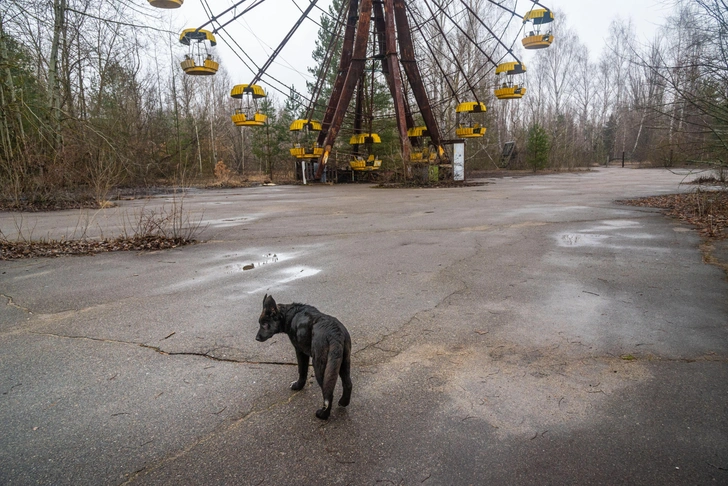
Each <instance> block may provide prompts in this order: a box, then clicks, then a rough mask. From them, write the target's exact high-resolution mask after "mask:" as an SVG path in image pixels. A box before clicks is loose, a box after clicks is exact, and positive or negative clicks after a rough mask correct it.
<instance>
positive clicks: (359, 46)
mask: <svg viewBox="0 0 728 486" xmlns="http://www.w3.org/2000/svg"><path fill="white" fill-rule="evenodd" d="M382 6H383V10H384V11H383V12H382ZM357 11H358V14H359V15H358V18H356V17H354V15H353V13H354V12H357ZM372 11H373V12H374V21H375V31H376V33H377V42H378V43H379V52H378V55H376V57H377V58H381V57H382V54H383V55H384V58H382V59H381V61H382V71H383V73H384V75H385V78H386V80H387V84H388V85H389V89H390V92H391V94H392V99H393V101H394V110H395V115H396V118H397V129H398V132H399V137H400V145H401V151H402V159H403V161H404V164H405V165H406V164H407V163H408V162H409V159H410V153H411V150H412V146H411V144H410V140H409V137H407V129H408V128H412V126H413V125H414V120H413V118H412V114H411V113H410V110H409V109H408V106H407V100H406V99H405V94H404V89H403V82H402V81H403V77H402V74H401V71H400V63H401V68H402V70H404V73H405V75H406V77H407V81H408V82H409V85H410V87H411V88H412V94H413V95H414V98H415V100H416V102H417V106H418V108H419V110H420V114H421V115H422V118H423V120H424V122H425V126H427V131H428V133H429V136H430V138H431V139H432V142H433V143H434V144H435V146H436V147H437V153H438V156H439V157H440V158H441V160H444V159H446V158H447V155H446V153H445V150H444V149H443V147H442V145H443V141H442V136H441V133H440V127H439V125H438V123H437V119H436V118H435V115H434V113H433V110H432V107H431V106H430V101H429V97H428V96H427V91H426V89H425V86H424V83H423V81H422V76H421V74H420V70H419V67H418V66H417V61H416V59H415V51H414V46H413V43H412V34H411V32H410V26H409V20H408V19H407V11H406V6H405V0H361V3H359V0H349V15H348V22H347V26H346V32H345V35H344V43H343V46H342V53H341V61H340V63H339V74H338V76H337V78H336V81H335V83H334V88H333V90H332V93H331V98H330V99H329V103H328V106H327V108H326V113H325V114H324V119H323V122H322V130H321V132H320V133H319V137H318V143H319V145H320V146H322V147H323V148H324V152H323V155H321V157H320V159H319V166H318V170H317V171H316V175H315V177H316V178H317V179H320V178H321V175H322V173H323V171H324V167H325V165H326V162H327V161H328V158H329V155H330V153H331V150H332V147H333V145H334V141H335V140H336V137H337V135H338V133H339V131H340V130H341V124H342V122H343V120H344V116H345V114H346V110H347V109H348V106H349V103H350V102H351V98H352V97H353V95H354V91H355V90H356V87H357V84H358V83H360V78H361V75H362V73H363V71H364V66H365V63H366V60H367V59H366V53H367V52H366V50H367V44H368V41H369V29H370V23H371V20H372ZM355 20H356V26H354V21H355ZM382 44H383V46H382ZM398 45H399V50H398V49H397V47H398ZM382 47H383V48H384V49H383V51H384V52H382ZM357 98H359V96H358V95H357ZM360 104H361V102H360V101H359V100H357V114H356V118H355V120H357V119H360V118H361V114H360V113H359V110H360V107H359V105H360ZM355 123H356V121H355ZM359 123H360V122H359ZM359 130H361V127H359ZM405 170H406V169H405ZM405 173H406V172H405Z"/></svg>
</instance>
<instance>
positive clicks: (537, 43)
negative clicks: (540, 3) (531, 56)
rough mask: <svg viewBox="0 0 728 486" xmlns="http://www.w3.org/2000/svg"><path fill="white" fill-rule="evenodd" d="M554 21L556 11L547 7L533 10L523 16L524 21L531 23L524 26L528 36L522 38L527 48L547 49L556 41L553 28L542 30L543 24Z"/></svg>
mask: <svg viewBox="0 0 728 486" xmlns="http://www.w3.org/2000/svg"><path fill="white" fill-rule="evenodd" d="M553 21H554V13H553V12H552V11H551V10H549V9H547V8H538V9H534V10H531V11H530V12H528V13H527V14H526V15H524V16H523V23H524V24H529V25H528V26H527V27H525V28H524V32H525V34H526V36H525V37H524V38H523V39H522V40H521V42H522V43H523V47H525V48H526V49H545V48H547V47H548V46H550V45H551V43H552V42H553V41H554V36H553V34H552V33H551V29H549V30H548V31H546V32H541V30H542V26H544V25H546V24H550V23H551V22H553Z"/></svg>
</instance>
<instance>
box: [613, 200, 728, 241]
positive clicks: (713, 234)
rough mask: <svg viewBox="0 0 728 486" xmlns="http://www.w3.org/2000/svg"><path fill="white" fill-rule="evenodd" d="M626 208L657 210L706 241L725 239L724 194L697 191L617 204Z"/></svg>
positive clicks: (727, 221)
mask: <svg viewBox="0 0 728 486" xmlns="http://www.w3.org/2000/svg"><path fill="white" fill-rule="evenodd" d="M619 202H620V203H622V204H628V205H630V206H644V207H651V208H660V209H664V210H665V214H667V215H669V216H672V217H675V218H678V219H680V220H681V221H685V222H686V223H689V224H691V225H693V226H695V227H696V228H697V230H698V232H699V233H700V234H701V235H702V236H704V237H706V238H716V239H722V238H726V237H728V191H726V190H717V191H706V190H703V189H697V190H695V191H692V192H688V193H685V194H668V195H665V196H651V197H645V198H640V199H629V200H626V201H619Z"/></svg>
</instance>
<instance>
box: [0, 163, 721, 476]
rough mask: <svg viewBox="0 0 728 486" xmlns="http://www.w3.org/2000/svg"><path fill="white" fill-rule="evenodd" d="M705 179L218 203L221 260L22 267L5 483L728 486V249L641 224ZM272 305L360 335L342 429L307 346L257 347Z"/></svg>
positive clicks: (574, 181)
mask: <svg viewBox="0 0 728 486" xmlns="http://www.w3.org/2000/svg"><path fill="white" fill-rule="evenodd" d="M685 180H686V177H685V175H684V174H680V173H672V172H669V171H665V170H634V169H619V168H610V169H598V170H593V171H590V172H583V173H566V174H553V175H542V176H527V177H519V178H503V179H487V180H482V182H484V183H485V184H484V185H481V186H473V187H467V188H459V189H458V188H452V189H403V190H397V189H390V190H383V189H374V188H371V187H368V186H365V185H356V186H355V185H337V186H305V187H304V186H274V187H258V188H248V189H229V190H214V191H198V190H195V191H191V192H190V193H189V194H188V195H187V196H186V197H185V198H184V200H183V204H184V211H185V213H186V214H189V215H190V216H191V217H192V218H193V219H195V218H196V219H198V220H199V219H201V220H202V221H203V226H204V228H205V229H204V231H203V232H202V233H201V234H200V236H199V238H200V239H202V240H205V241H204V242H202V243H199V244H196V245H192V246H187V247H183V248H179V249H175V250H168V251H160V252H152V253H108V254H99V255H96V256H92V257H65V258H56V259H34V260H17V261H9V262H0V294H1V296H0V423H2V430H0V484H53V485H65V484H74V485H75V484H134V485H149V484H190V485H193V484H245V485H247V484H250V485H284V484H311V485H319V484H342V485H343V484H354V485H357V484H362V485H368V484H372V485H374V484H406V485H409V484H425V485H427V484H539V485H544V484H580V485H581V484H605V485H606V484H609V485H612V484H728V346H727V344H728V298H727V297H728V281H727V280H726V274H725V272H724V271H723V270H722V269H721V268H720V267H719V266H716V265H710V264H706V263H704V260H706V259H707V260H711V261H712V260H715V259H716V258H719V257H720V256H721V255H725V248H726V247H725V245H722V246H721V244H717V246H716V248H717V249H716V250H715V254H713V255H705V254H704V252H705V251H708V250H706V248H713V246H712V245H703V246H702V250H701V240H700V238H699V237H698V236H697V234H696V233H695V231H693V230H692V229H691V228H690V227H688V226H686V225H684V224H681V223H679V222H677V221H675V220H671V219H668V218H666V217H665V216H663V215H662V214H660V213H659V212H658V211H655V210H651V209H647V208H637V207H629V206H622V205H619V204H616V203H615V200H620V199H627V198H635V197H640V196H647V195H655V194H665V193H671V192H676V191H686V190H690V189H691V188H690V187H689V186H685V185H681V183H682V182H684V181H685ZM171 204H172V199H171V197H170V196H157V197H153V198H150V199H143V200H128V201H121V202H120V205H119V207H117V208H111V209H106V210H102V211H99V212H81V213H79V212H78V211H63V212H55V213H38V214H30V215H28V214H26V215H23V217H22V221H21V220H19V216H18V215H17V214H12V213H0V225H1V226H2V231H3V232H4V233H5V234H7V235H8V236H11V237H12V235H13V232H14V231H17V230H18V227H20V230H21V232H23V234H25V235H26V236H27V235H28V234H30V233H32V234H33V236H34V237H46V238H60V237H63V236H66V237H70V236H73V234H78V233H79V232H80V231H85V232H86V233H87V234H90V235H102V234H106V235H110V234H117V233H118V232H119V231H121V230H123V229H124V228H125V227H127V225H129V224H130V223H129V222H130V221H133V220H134V218H135V217H136V216H138V214H139V213H140V212H141V211H142V210H143V209H145V208H146V209H156V210H158V209H159V208H161V207H163V206H164V207H167V208H169V207H170V205H171ZM79 228H80V229H79ZM721 252H723V253H721ZM708 257H710V258H708ZM251 264H252V265H253V266H254V267H253V268H252V269H248V270H246V269H245V268H250V265H251ZM265 293H269V294H272V295H273V296H274V297H275V298H276V300H277V301H278V302H281V303H288V302H291V301H297V302H305V303H309V304H312V305H315V306H317V307H318V308H319V309H320V310H322V311H324V312H328V313H330V314H333V315H335V316H337V317H338V318H339V319H340V320H341V321H342V322H343V323H344V324H345V325H346V326H347V328H348V329H349V332H350V333H351V336H352V343H353V358H352V366H353V369H352V378H353V382H354V391H353V395H352V403H351V405H350V406H349V407H348V408H341V407H335V408H334V409H333V412H332V416H331V418H330V419H329V421H328V422H325V423H324V422H321V421H319V420H317V419H316V418H315V417H314V412H315V410H316V409H317V408H318V407H319V406H320V402H321V398H320V397H321V393H320V390H319V388H318V386H317V385H315V384H312V383H311V381H312V379H310V381H309V386H307V387H306V388H305V389H304V390H302V391H300V392H292V391H290V390H289V389H288V384H289V383H290V382H291V381H292V380H293V379H295V376H296V367H295V354H294V352H293V348H292V347H291V345H290V343H288V342H287V338H285V337H284V336H282V335H281V336H278V337H276V338H274V339H271V340H270V341H267V342H265V343H258V342H256V341H255V334H256V331H257V317H258V315H259V313H260V309H261V304H262V300H263V295H264V294H265ZM340 393H341V386H340V383H339V384H338V386H337V391H336V394H335V399H336V400H338V396H339V395H340Z"/></svg>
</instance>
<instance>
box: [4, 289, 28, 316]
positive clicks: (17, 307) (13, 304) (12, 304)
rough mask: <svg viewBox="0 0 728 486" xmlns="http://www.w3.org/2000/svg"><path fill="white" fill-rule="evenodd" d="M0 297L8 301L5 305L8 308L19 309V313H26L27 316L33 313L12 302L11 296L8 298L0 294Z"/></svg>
mask: <svg viewBox="0 0 728 486" xmlns="http://www.w3.org/2000/svg"><path fill="white" fill-rule="evenodd" d="M0 297H5V298H6V299H7V300H8V302H7V304H5V305H6V306H8V307H14V308H16V309H20V310H21V311H23V312H26V313H28V314H32V313H33V311H31V310H30V309H28V308H27V307H23V306H22V305H18V304H16V303H15V301H14V300H13V298H12V297H11V296H9V295H5V294H0Z"/></svg>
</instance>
